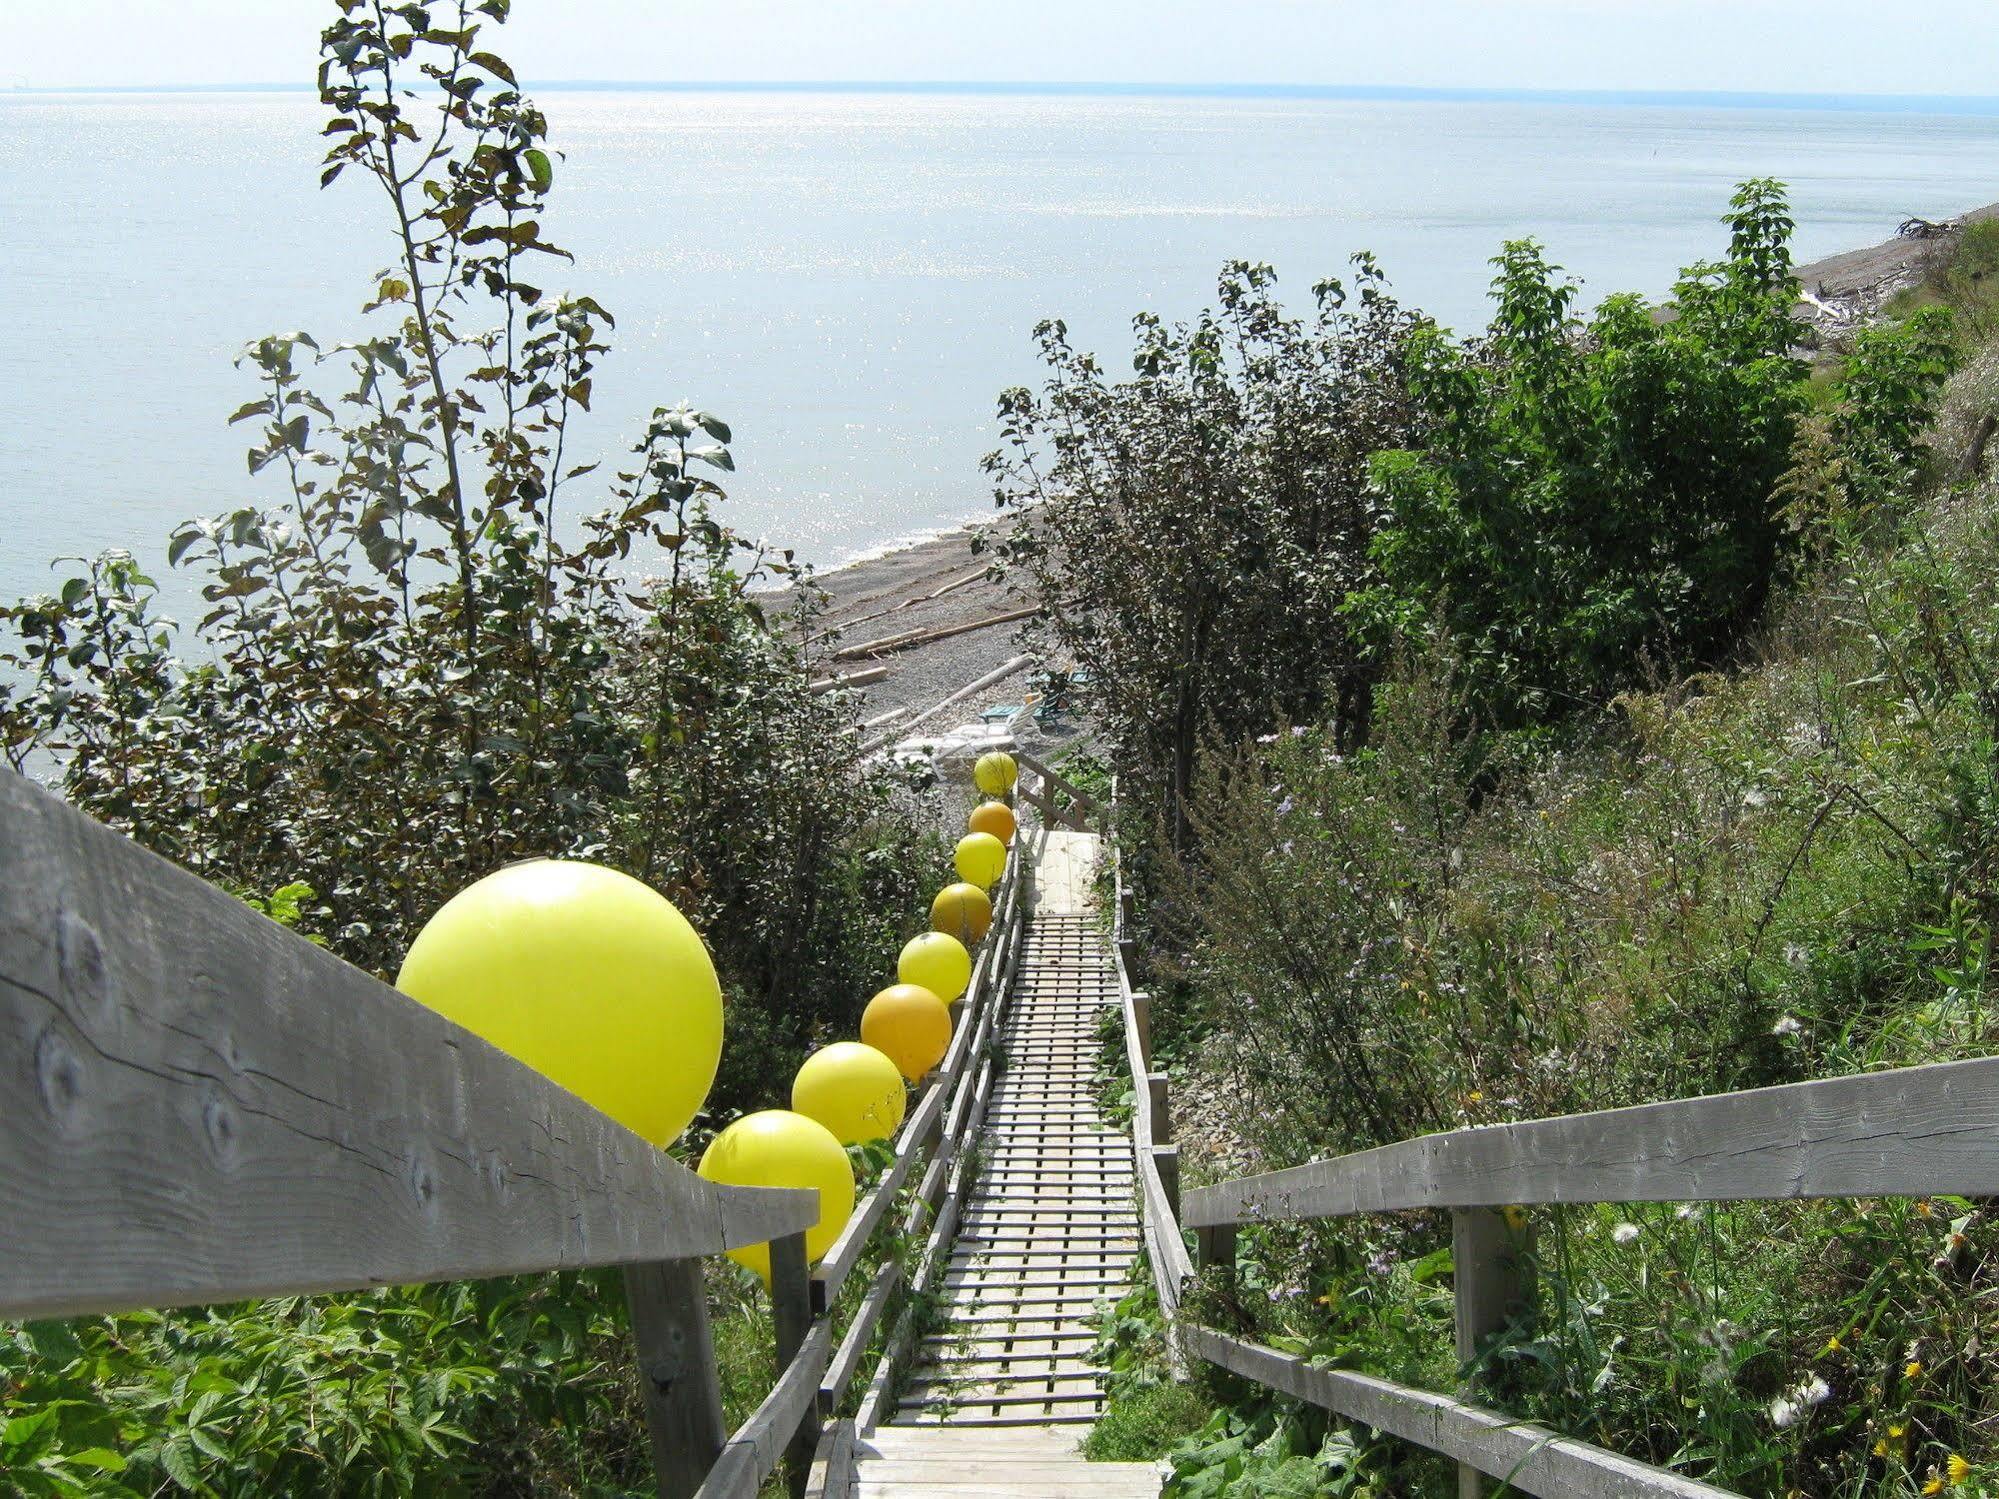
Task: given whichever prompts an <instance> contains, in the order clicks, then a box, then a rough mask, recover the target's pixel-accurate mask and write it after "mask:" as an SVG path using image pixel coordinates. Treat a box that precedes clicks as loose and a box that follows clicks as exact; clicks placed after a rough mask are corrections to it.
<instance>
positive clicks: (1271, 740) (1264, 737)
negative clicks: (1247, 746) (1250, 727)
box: [1256, 734, 1277, 744]
mask: <svg viewBox="0 0 1999 1499" xmlns="http://www.w3.org/2000/svg"><path fill="white" fill-rule="evenodd" d="M1256 742H1257V743H1258V744H1275V743H1277V736H1276V735H1275V734H1258V735H1257V736H1256Z"/></svg>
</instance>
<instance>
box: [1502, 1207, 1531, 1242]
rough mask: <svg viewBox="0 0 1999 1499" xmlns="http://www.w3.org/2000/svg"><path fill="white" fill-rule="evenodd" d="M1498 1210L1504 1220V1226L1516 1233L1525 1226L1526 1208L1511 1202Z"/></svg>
mask: <svg viewBox="0 0 1999 1499" xmlns="http://www.w3.org/2000/svg"><path fill="white" fill-rule="evenodd" d="M1499 1212H1500V1216H1501V1217H1502V1218H1504V1219H1505V1220H1506V1226H1507V1227H1508V1228H1510V1229H1512V1230H1513V1231H1514V1232H1515V1233H1516V1234H1517V1233H1519V1232H1520V1231H1521V1230H1522V1229H1523V1228H1525V1227H1526V1226H1527V1209H1525V1208H1523V1207H1522V1206H1520V1204H1519V1203H1517V1202H1516V1203H1511V1204H1509V1205H1507V1206H1506V1207H1503V1208H1501V1209H1500V1210H1499Z"/></svg>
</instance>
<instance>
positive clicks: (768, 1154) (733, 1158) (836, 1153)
mask: <svg viewBox="0 0 1999 1499" xmlns="http://www.w3.org/2000/svg"><path fill="white" fill-rule="evenodd" d="M701 1175H703V1176H705V1177H706V1178H708V1180H709V1181H711V1182H721V1183H723V1184H725V1185H727V1186H731V1187H811V1188H813V1189H814V1190H815V1191H817V1192H818V1193H819V1221H818V1222H817V1223H815V1224H813V1225H812V1227H810V1228H808V1229H807V1230H806V1231H805V1259H806V1262H807V1263H808V1264H810V1263H813V1262H815V1261H817V1260H818V1258H819V1257H820V1256H821V1255H823V1254H824V1253H825V1252H826V1251H827V1250H829V1249H831V1248H832V1247H833V1241H834V1240H835V1239H837V1238H839V1237H840V1230H841V1229H843V1228H845V1227H846V1226H847V1220H848V1219H849V1218H851V1217H852V1216H853V1215H854V1168H853V1166H852V1165H851V1164H849V1162H848V1160H847V1150H846V1147H845V1146H843V1145H842V1144H841V1143H840V1142H839V1141H838V1140H836V1139H834V1138H833V1132H832V1131H831V1130H830V1129H828V1128H826V1126H825V1125H823V1124H821V1123H819V1121H818V1120H816V1119H807V1118H806V1117H805V1116H804V1115H803V1114H794V1113H792V1112H791V1111H790V1110H789V1109H765V1110H764V1111H763V1112H762V1113H760V1114H745V1115H744V1116H743V1117H742V1118H740V1119H738V1120H737V1121H736V1122H735V1123H734V1124H732V1125H730V1126H729V1127H728V1128H727V1129H725V1130H723V1131H722V1133H721V1134H719V1135H717V1136H716V1137H715V1138H714V1140H713V1141H711V1142H710V1143H709V1146H708V1149H707V1151H706V1153H704V1154H703V1155H702V1157H701ZM729 1258H730V1259H732V1260H734V1261H735V1262H736V1263H737V1264H739V1265H747V1266H748V1267H749V1268H750V1269H752V1270H754V1271H756V1272H757V1274H759V1275H761V1276H762V1277H763V1279H764V1284H765V1285H769V1284H770V1245H768V1244H750V1245H746V1246H745V1247H743V1248H741V1249H731V1250H730V1251H729Z"/></svg>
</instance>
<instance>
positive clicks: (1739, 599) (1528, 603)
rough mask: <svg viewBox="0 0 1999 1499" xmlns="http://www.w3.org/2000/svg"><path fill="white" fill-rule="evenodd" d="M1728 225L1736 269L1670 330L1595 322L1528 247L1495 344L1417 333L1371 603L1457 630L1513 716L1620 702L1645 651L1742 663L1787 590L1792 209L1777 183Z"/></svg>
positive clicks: (1388, 615)
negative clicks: (1735, 656) (1404, 439)
mask: <svg viewBox="0 0 1999 1499" xmlns="http://www.w3.org/2000/svg"><path fill="white" fill-rule="evenodd" d="M1727 222H1728V224H1729V227H1730V231H1731V238H1730V244H1729V253H1728V258H1727V259H1726V260H1725V261H1723V262H1722V263H1720V264H1718V265H1699V266H1695V267H1693V268H1691V269H1689V270H1688V271H1687V272H1686V273H1685V274H1684V275H1683V276H1682V278H1681V280H1680V282H1679V284H1678V286H1677V287H1676V288H1675V293H1674V297H1675V307H1674V315H1673V316H1670V317H1663V318H1662V317H1659V316H1655V315H1654V312H1653V310H1652V309H1651V308H1649V307H1647V306H1646V305H1645V304H1644V303H1643V302H1642V301H1640V300H1639V299H1638V298H1636V297H1631V296H1616V297H1611V298H1609V299H1608V300H1606V301H1605V302H1604V303H1603V305H1602V306H1601V307H1600V308H1599V309H1598V310H1597V312H1596V313H1595V315H1594V316H1593V317H1591V318H1590V319H1589V320H1588V321H1587V322H1584V321H1583V320H1581V319H1579V318H1578V317H1577V316H1576V315H1575V313H1574V311H1573V302H1574V299H1575V294H1576V286H1575V283H1573V282H1565V281H1558V280H1557V279H1556V275H1557V272H1556V269H1555V268H1554V267H1552V266H1550V265H1549V264H1548V262H1547V260H1546V259H1545V258H1544V257H1543V255H1542V253H1541V250H1540V248H1539V247H1538V246H1537V245H1535V244H1533V243H1532V242H1531V241H1522V242H1516V243H1513V244H1510V245H1508V246H1507V247H1506V250H1505V253H1504V254H1503V255H1501V257H1500V258H1499V259H1498V260H1497V261H1496V262H1495V264H1496V265H1497V266H1498V268H1499V274H1498V276H1497V278H1496V280H1495V281H1494V283H1493V289H1494V295H1495V297H1496V299H1497V303H1498V307H1497V311H1496V313H1495V315H1494V319H1493V323H1492V326H1491V328H1490V329H1489V330H1488V331H1487V333H1486V336H1485V337H1484V338H1483V339H1481V340H1477V341H1474V342H1472V343H1470V344H1460V343H1458V342H1456V341H1454V340H1453V339H1452V338H1451V337H1450V336H1449V335H1447V334H1446V333H1444V332H1443V331H1442V330H1441V329H1438V328H1435V327H1426V328H1424V329H1422V330H1420V331H1419V332H1418V334H1417V335H1416V337H1415V339H1414V340H1413V341H1412V350H1411V355H1410V375H1409V379H1410V389H1411V392H1412V395H1413V397H1414V399H1415V402H1416V405H1417V409H1418V412H1419V420H1418V424H1417V429H1416V438H1415V442H1414V444H1413V445H1412V446H1411V447H1410V449H1409V450H1408V451H1404V452H1397V453H1385V454H1383V455H1382V456H1381V457H1379V458H1378V459H1377V460H1376V462H1375V468H1374V474H1375V479H1376V482H1377V483H1378V484H1379V485H1380V487H1381V489H1382V491H1383V493H1384V495H1385V496H1386V499H1387V504H1388V511H1389V515H1388V518H1387V520H1386V523H1385V524H1384V525H1383V527H1382V530H1381V532H1380V534H1379V536H1378V537H1377V538H1376V540H1375V543H1374V556H1375V559H1376V561H1377V562H1378V563H1379V566H1380V570H1381V580H1380V583H1379V586H1378V587H1376V588H1375V589H1373V590H1372V591H1371V593H1370V594H1369V595H1368V596H1367V600H1366V608H1367V610H1368V612H1369V613H1370V615H1371V616H1372V617H1373V618H1374V619H1375V620H1376V622H1377V625H1378V627H1381V628H1384V629H1390V630H1394V631H1396V632H1398V633H1403V632H1406V631H1407V630H1409V629H1410V628H1411V627H1412V626H1414V625H1416V624H1417V623H1419V622H1420V621H1422V620H1424V619H1429V618H1437V619H1440V620H1441V621H1442V622H1443V624H1444V627H1445V628H1446V629H1447V631H1448V632H1449V634H1450V635H1451V637H1452V639H1453V640H1454V641H1455V642H1456V646H1457V649H1458V651H1459V652H1460V654H1461V655H1462V657H1463V659H1464V663H1465V667H1466V670H1467V672H1468V674H1469V680H1470V681H1471V682H1472V684H1473V685H1474V686H1475V687H1476V688H1477V690H1478V697H1479V700H1480V702H1481V704H1482V705H1483V706H1484V708H1485V711H1486V713H1487V715H1488V716H1489V717H1490V718H1491V719H1492V721H1493V722H1494V723H1495V724H1497V725H1500V726H1507V727H1512V726H1521V725H1531V724H1535V723H1541V722H1545V721H1547V720H1549V719H1552V718H1557V717H1560V716H1562V715H1564V714H1566V713H1568V712H1570V711H1572V710H1573V709H1574V708H1576V707H1578V706H1588V705H1596V704H1601V703H1604V702H1606V701H1608V699H1609V698H1610V697H1611V696H1613V695H1614V694H1615V693H1616V692H1618V691H1620V690H1622V689H1623V688H1625V687H1628V686H1632V685H1635V684H1636V683H1638V682H1639V681H1641V680H1642V678H1641V676H1640V673H1641V672H1642V671H1643V670H1644V663H1645V662H1646V661H1647V660H1648V659H1652V660H1663V661H1666V662H1670V663H1674V664H1676V665H1684V666H1694V665H1699V664H1702V663H1711V662H1716V661H1720V660H1722V659H1725V658H1726V656H1727V655H1728V653H1729V652H1730V650H1731V649H1732V648H1733V647H1734V645H1735V643H1736V641H1737V640H1738V639H1739V638H1740V636H1741V634H1742V632H1743V630H1744V629H1745V628H1746V627H1747V626H1748V625H1749V624H1750V623H1751V622H1752V621H1754V620H1755V619H1756V618H1757V616H1758V614H1759V612H1760V610H1761V608H1762V605H1763V601H1764V599H1765V598H1766V597H1767V595H1768V593H1769V590H1770V586H1771V584H1772V582H1773V580H1774V579H1775V577H1776V574H1777V565H1778V560H1779V553H1780V550H1781V546H1782V542H1783V538H1784V528H1783V525H1782V523H1781V521H1780V519H1779V515H1778V504H1777V502H1776V500H1775V499H1774V493H1775V490H1776V486H1777V481H1778V480H1779V478H1780V477H1781V476H1782V475H1783V474H1784V472H1785V470H1786V469H1787V468H1788V467H1789V464H1790V453H1791V444H1792V438H1793V432H1794V427H1795V423H1796V421H1797V418H1798V415H1799V413H1800V412H1801V411H1802V410H1803V408H1804V405H1805V400H1806V397H1805V371H1804V367H1803V366H1802V365H1801V364H1800V363H1799V362H1798V361H1797V360H1796V359H1795V358H1793V357H1792V354H1791V349H1792V347H1793V346H1794V345H1795V344H1796V343H1797V342H1798V341H1799V334H1800V330H1799V326H1798V324H1797V323H1796V321H1795V319H1794V317H1793V314H1792V308H1793V305H1794V303H1795V301H1796V297H1797V283H1796V281H1795V280H1794V279H1793V277H1792V275H1791V257H1790V234H1791V219H1790V214H1789V210H1788V207H1787V205H1786V204H1785V201H1784V198H1783V194H1782V191H1781V189H1780V188H1779V187H1778V185H1777V184H1775V183H1771V182H1760V181H1759V182H1750V183H1747V184H1745V185H1744V186H1743V188H1742V189H1741V190H1740V191H1739V192H1738V193H1737V194H1736V197H1735V199H1734V203H1733V211H1732V212H1731V214H1730V216H1729V218H1728V221H1727Z"/></svg>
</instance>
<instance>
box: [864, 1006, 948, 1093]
mask: <svg viewBox="0 0 1999 1499" xmlns="http://www.w3.org/2000/svg"><path fill="white" fill-rule="evenodd" d="M861 1040H863V1041H864V1042H866V1043H867V1044H868V1045H869V1046H872V1047H873V1048H874V1049H875V1050H876V1051H879V1052H880V1053H882V1055H883V1056H885V1057H887V1058H888V1059H889V1060H890V1061H891V1062H894V1063H895V1065H896V1068H897V1070H898V1071H900V1072H901V1073H902V1075H903V1076H904V1077H906V1078H908V1079H909V1080H910V1081H911V1082H912V1083H913V1082H916V1081H917V1080H918V1079H919V1078H921V1077H922V1076H923V1074H924V1073H926V1072H928V1071H929V1070H930V1069H931V1068H932V1067H935V1066H936V1065H937V1064H938V1063H939V1062H941V1061H943V1060H944V1053H945V1052H946V1051H948V1050H950V1048H951V1011H950V1010H949V1009H948V1008H947V1007H946V1006H945V1004H944V1001H943V1000H941V999H939V998H938V997H937V996H936V995H935V994H933V993H931V992H930V990H928V989H925V988H924V987H922V986H921V985H920V984H891V985H889V987H888V988H886V989H884V990H882V991H881V993H879V994H877V995H876V996H875V997H874V998H873V999H871V1000H869V1001H868V1007H867V1008H866V1009H865V1010H863V1011H861Z"/></svg>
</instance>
